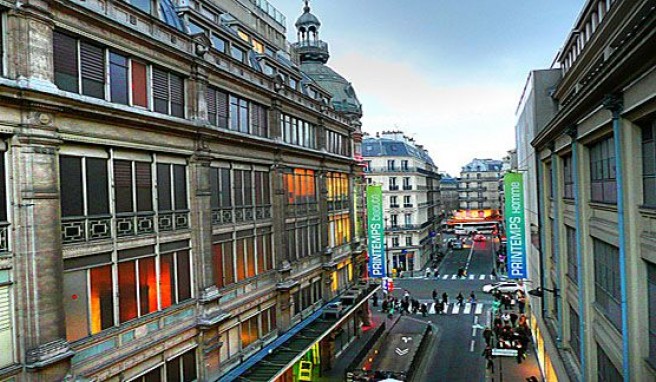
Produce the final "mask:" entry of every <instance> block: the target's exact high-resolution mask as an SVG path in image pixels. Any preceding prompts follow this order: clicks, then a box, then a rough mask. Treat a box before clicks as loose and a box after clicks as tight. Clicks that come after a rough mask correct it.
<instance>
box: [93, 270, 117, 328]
mask: <svg viewBox="0 0 656 382" xmlns="http://www.w3.org/2000/svg"><path fill="white" fill-rule="evenodd" d="M90 277H91V296H90V305H91V333H92V334H95V333H98V332H100V331H101V330H105V329H108V328H111V327H112V326H114V294H113V293H112V290H113V286H112V267H111V265H105V266H103V267H98V268H93V269H91V271H90Z"/></svg>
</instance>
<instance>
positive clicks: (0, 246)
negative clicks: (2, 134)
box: [0, 14, 9, 252]
mask: <svg viewBox="0 0 656 382" xmlns="http://www.w3.org/2000/svg"><path fill="white" fill-rule="evenodd" d="M0 16H1V14H0ZM5 171H6V169H5V152H3V151H0V252H5V251H8V250H9V228H8V226H9V219H8V216H7V215H8V213H7V185H6V184H5V179H6V175H5V174H6V172H5Z"/></svg>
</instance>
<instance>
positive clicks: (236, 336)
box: [185, 304, 300, 382]
mask: <svg viewBox="0 0 656 382" xmlns="http://www.w3.org/2000/svg"><path fill="white" fill-rule="evenodd" d="M299 306H300V304H299ZM276 328H277V323H276V306H275V305H273V306H271V307H269V308H266V309H262V310H260V312H258V313H257V314H256V315H254V316H251V317H249V318H246V319H242V320H241V322H240V323H238V324H236V326H234V327H232V328H230V329H228V330H225V331H223V332H220V333H219V332H217V333H216V334H215V335H217V336H218V335H219V334H220V336H221V348H220V350H219V361H220V362H221V363H224V362H226V361H228V360H229V359H231V358H232V357H234V356H236V355H238V354H239V352H240V351H241V350H242V349H244V348H246V347H248V346H250V345H252V344H253V343H255V342H256V341H257V340H259V339H261V338H264V337H266V336H267V335H268V334H269V333H271V332H273V331H274V330H276ZM185 382H186V381H185Z"/></svg>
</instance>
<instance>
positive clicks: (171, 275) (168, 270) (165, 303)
mask: <svg viewBox="0 0 656 382" xmlns="http://www.w3.org/2000/svg"><path fill="white" fill-rule="evenodd" d="M173 265H174V264H173V254H172V253H167V254H165V255H162V256H161V257H160V291H161V292H160V293H161V294H162V309H166V308H168V307H169V306H171V305H173V303H174V301H175V269H174V267H173Z"/></svg>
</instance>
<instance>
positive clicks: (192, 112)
mask: <svg viewBox="0 0 656 382" xmlns="http://www.w3.org/2000/svg"><path fill="white" fill-rule="evenodd" d="M187 87H188V89H187V90H188V91H187V94H189V95H190V99H189V100H188V102H189V118H191V119H193V120H197V121H198V122H200V123H202V124H205V123H207V70H206V69H205V67H203V66H202V65H201V64H199V63H196V64H194V66H193V68H192V71H191V80H190V81H187Z"/></svg>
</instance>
